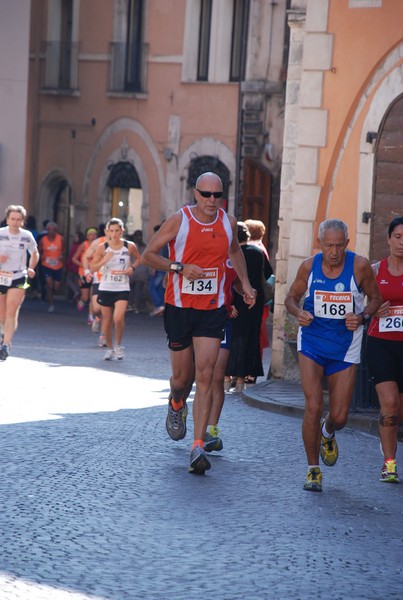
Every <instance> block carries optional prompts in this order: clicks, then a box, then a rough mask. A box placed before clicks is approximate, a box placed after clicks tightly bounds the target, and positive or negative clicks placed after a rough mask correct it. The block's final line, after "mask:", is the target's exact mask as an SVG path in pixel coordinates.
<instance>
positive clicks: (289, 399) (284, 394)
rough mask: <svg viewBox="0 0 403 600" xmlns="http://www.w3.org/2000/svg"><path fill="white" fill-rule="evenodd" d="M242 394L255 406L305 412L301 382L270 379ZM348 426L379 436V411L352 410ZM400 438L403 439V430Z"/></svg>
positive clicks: (291, 413) (296, 413) (286, 412)
mask: <svg viewBox="0 0 403 600" xmlns="http://www.w3.org/2000/svg"><path fill="white" fill-rule="evenodd" d="M242 396H243V400H244V402H245V403H246V404H248V405H249V406H254V407H255V408H260V409H262V410H270V411H272V412H276V413H280V414H284V415H288V416H293V417H301V418H302V416H303V414H304V394H303V392H302V388H301V385H300V383H299V382H292V381H281V380H275V379H268V380H266V381H262V382H260V383H257V384H256V385H252V386H250V387H248V388H247V389H246V390H245V391H244V392H243V394H242ZM347 427H352V428H354V429H358V430H360V431H364V432H366V433H370V434H372V435H375V436H378V411H377V410H376V409H368V411H365V412H364V411H362V412H361V411H360V412H350V414H349V417H348V423H347ZM399 440H400V441H402V440H403V436H402V431H400V435H399Z"/></svg>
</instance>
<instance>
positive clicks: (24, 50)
mask: <svg viewBox="0 0 403 600" xmlns="http://www.w3.org/2000/svg"><path fill="white" fill-rule="evenodd" d="M30 9H31V6H30V2H28V1H27V0H14V1H13V2H9V1H8V0H0V57H1V58H0V108H1V117H0V215H1V216H0V221H2V220H3V216H4V208H5V207H6V206H8V205H9V204H22V203H23V201H24V178H25V168H26V165H25V156H26V155H25V150H26V143H25V140H26V132H27V115H28V69H29V26H30Z"/></svg>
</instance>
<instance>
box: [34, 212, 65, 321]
mask: <svg viewBox="0 0 403 600" xmlns="http://www.w3.org/2000/svg"><path fill="white" fill-rule="evenodd" d="M39 251H40V255H41V265H42V271H43V275H44V277H45V281H46V290H47V300H48V312H50V313H52V312H54V310H55V305H54V296H55V294H57V292H58V291H59V289H60V284H61V282H62V276H63V260H64V259H63V257H64V240H63V237H62V236H61V235H60V233H57V223H55V222H54V221H49V222H48V224H47V225H46V235H44V236H42V237H41V240H40V242H39Z"/></svg>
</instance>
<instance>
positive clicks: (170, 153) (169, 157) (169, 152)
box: [164, 147, 175, 162]
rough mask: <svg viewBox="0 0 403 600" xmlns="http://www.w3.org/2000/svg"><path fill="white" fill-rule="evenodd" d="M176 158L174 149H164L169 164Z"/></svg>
mask: <svg viewBox="0 0 403 600" xmlns="http://www.w3.org/2000/svg"><path fill="white" fill-rule="evenodd" d="M174 156H175V154H174V152H173V150H172V148H168V147H166V148H164V158H165V160H166V161H167V162H170V161H171V160H172V159H173V157H174Z"/></svg>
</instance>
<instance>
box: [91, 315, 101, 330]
mask: <svg viewBox="0 0 403 600" xmlns="http://www.w3.org/2000/svg"><path fill="white" fill-rule="evenodd" d="M100 325H101V319H99V318H97V317H95V319H94V320H93V322H92V325H91V331H92V333H98V331H99V327H100Z"/></svg>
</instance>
